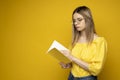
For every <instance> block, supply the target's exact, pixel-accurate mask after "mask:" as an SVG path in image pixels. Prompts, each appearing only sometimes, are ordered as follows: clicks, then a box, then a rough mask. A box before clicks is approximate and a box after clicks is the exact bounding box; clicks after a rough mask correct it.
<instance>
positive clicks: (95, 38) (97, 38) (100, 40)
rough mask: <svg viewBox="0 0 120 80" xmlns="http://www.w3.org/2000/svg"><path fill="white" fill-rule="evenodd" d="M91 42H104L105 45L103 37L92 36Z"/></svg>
mask: <svg viewBox="0 0 120 80" xmlns="http://www.w3.org/2000/svg"><path fill="white" fill-rule="evenodd" d="M93 42H105V43H107V41H106V39H105V37H102V36H98V35H94V40H93Z"/></svg>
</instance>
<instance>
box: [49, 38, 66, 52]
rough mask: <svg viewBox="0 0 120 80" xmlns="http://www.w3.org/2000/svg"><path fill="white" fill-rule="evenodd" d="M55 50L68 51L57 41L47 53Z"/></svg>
mask: <svg viewBox="0 0 120 80" xmlns="http://www.w3.org/2000/svg"><path fill="white" fill-rule="evenodd" d="M53 48H56V49H57V50H59V51H60V50H68V49H67V48H66V47H64V46H63V45H62V44H60V43H59V42H57V41H56V40H54V41H53V43H52V45H51V46H50V48H49V49H48V51H47V52H49V51H50V50H52V49H53Z"/></svg>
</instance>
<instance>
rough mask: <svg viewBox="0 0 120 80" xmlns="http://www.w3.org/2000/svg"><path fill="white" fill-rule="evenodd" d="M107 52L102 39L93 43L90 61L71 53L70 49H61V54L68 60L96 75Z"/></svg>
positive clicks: (105, 44)
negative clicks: (92, 54)
mask: <svg viewBox="0 0 120 80" xmlns="http://www.w3.org/2000/svg"><path fill="white" fill-rule="evenodd" d="M106 52H107V43H106V41H105V40H104V39H102V40H100V41H98V42H96V43H95V51H94V57H93V59H92V60H90V62H89V63H88V62H85V61H83V60H81V59H78V58H76V57H74V56H73V55H71V52H70V51H64V50H63V51H62V54H63V55H64V56H66V57H67V58H68V59H69V60H71V61H72V62H74V63H75V64H77V65H78V66H80V67H81V68H83V69H84V70H86V71H88V72H89V73H91V74H92V75H97V74H99V72H100V71H101V69H102V67H103V64H104V61H105V57H106Z"/></svg>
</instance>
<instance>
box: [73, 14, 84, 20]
mask: <svg viewBox="0 0 120 80" xmlns="http://www.w3.org/2000/svg"><path fill="white" fill-rule="evenodd" d="M77 18H83V16H82V15H81V14H79V13H74V14H73V19H77Z"/></svg>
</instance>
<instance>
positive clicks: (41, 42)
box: [0, 0, 120, 80]
mask: <svg viewBox="0 0 120 80" xmlns="http://www.w3.org/2000/svg"><path fill="white" fill-rule="evenodd" d="M80 5H86V6H88V7H89V8H90V9H91V10H92V14H93V18H94V22H95V26H96V30H97V33H98V34H99V35H100V36H104V37H105V38H106V39H107V42H108V56H107V61H106V64H105V67H104V69H103V71H102V73H101V74H100V75H99V79H100V80H120V9H119V8H120V0H0V80H67V77H68V73H69V70H64V69H61V67H60V66H59V64H58V61H56V60H55V59H54V58H52V57H51V56H49V55H46V51H47V49H48V47H49V46H50V44H51V42H52V41H53V40H54V39H56V40H58V41H59V42H61V43H62V44H63V45H65V46H66V47H67V46H68V45H69V43H70V42H71V29H72V27H71V24H72V20H71V14H72V11H73V10H74V9H75V8H76V7H77V6H80Z"/></svg>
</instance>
